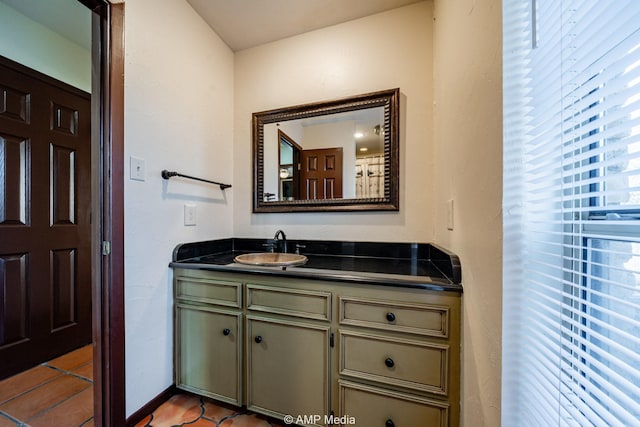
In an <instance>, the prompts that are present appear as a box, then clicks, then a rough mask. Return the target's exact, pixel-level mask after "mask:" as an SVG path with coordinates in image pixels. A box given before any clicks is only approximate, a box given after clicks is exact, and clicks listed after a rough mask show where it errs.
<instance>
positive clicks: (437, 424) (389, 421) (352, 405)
mask: <svg viewBox="0 0 640 427" xmlns="http://www.w3.org/2000/svg"><path fill="white" fill-rule="evenodd" d="M339 384H340V408H339V410H340V415H341V416H348V417H353V418H354V421H355V423H356V425H359V426H380V427H384V426H395V427H405V426H411V427H413V426H429V427H445V426H447V425H449V405H448V404H446V403H444V402H438V401H435V400H430V399H426V398H423V397H419V396H413V395H409V394H405V393H398V392H394V391H390V390H384V389H380V388H377V387H371V386H367V385H362V384H356V383H352V382H349V381H344V380H340V381H339Z"/></svg>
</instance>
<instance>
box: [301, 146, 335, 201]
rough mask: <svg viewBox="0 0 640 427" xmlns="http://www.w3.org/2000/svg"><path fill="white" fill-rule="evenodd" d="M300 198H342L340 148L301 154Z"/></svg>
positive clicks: (306, 151)
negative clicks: (301, 190) (301, 191)
mask: <svg viewBox="0 0 640 427" xmlns="http://www.w3.org/2000/svg"><path fill="white" fill-rule="evenodd" d="M301 166H302V167H301V170H300V177H301V180H302V189H303V193H302V198H303V199H305V200H316V199H339V198H342V148H341V147H338V148H323V149H318V150H303V151H302V152H301Z"/></svg>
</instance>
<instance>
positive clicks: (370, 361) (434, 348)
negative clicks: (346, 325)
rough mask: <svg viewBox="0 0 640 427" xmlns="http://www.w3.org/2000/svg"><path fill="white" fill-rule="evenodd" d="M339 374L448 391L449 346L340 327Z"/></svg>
mask: <svg viewBox="0 0 640 427" xmlns="http://www.w3.org/2000/svg"><path fill="white" fill-rule="evenodd" d="M339 335H340V343H339V345H340V374H341V375H344V376H349V377H352V378H358V379H362V380H369V381H376V382H380V383H384V384H389V385H393V386H397V387H403V388H407V389H411V390H416V391H421V392H429V393H433V394H437V395H442V396H446V395H447V391H448V390H447V371H448V362H449V361H448V358H449V346H448V345H443V344H435V343H429V342H423V341H414V340H408V339H402V338H394V337H383V336H378V335H369V334H364V333H360V332H352V331H344V330H340V332H339Z"/></svg>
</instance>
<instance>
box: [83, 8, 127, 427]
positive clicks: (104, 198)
mask: <svg viewBox="0 0 640 427" xmlns="http://www.w3.org/2000/svg"><path fill="white" fill-rule="evenodd" d="M77 1H78V2H80V3H81V4H83V5H84V6H86V7H88V8H89V9H90V10H91V12H92V13H91V27H92V30H91V31H92V36H91V39H92V41H91V45H92V47H91V63H92V76H91V81H92V83H91V86H92V90H91V92H92V93H93V94H94V96H92V98H91V115H92V120H91V123H92V125H91V151H92V152H91V179H90V185H91V189H92V190H91V193H92V195H93V197H92V200H91V211H92V212H93V214H92V218H91V236H92V237H91V245H90V246H91V256H90V265H91V272H92V273H91V275H92V282H93V289H92V320H93V322H92V323H93V331H92V334H93V359H94V363H93V366H94V373H93V377H94V414H95V418H94V425H96V426H116V425H125V397H124V392H125V373H124V365H125V363H124V238H123V236H124V213H123V212H124V207H123V202H124V197H123V193H124V190H123V188H124V183H123V179H124V178H123V177H124V171H123V167H124V159H123V157H124V40H123V35H124V3H123V2H119V3H118V4H111V0H77Z"/></svg>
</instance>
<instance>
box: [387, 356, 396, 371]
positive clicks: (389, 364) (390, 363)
mask: <svg viewBox="0 0 640 427" xmlns="http://www.w3.org/2000/svg"><path fill="white" fill-rule="evenodd" d="M384 364H385V365H387V368H393V365H395V362H394V361H393V359H392V358H390V357H387V359H386V360H385V361H384Z"/></svg>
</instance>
